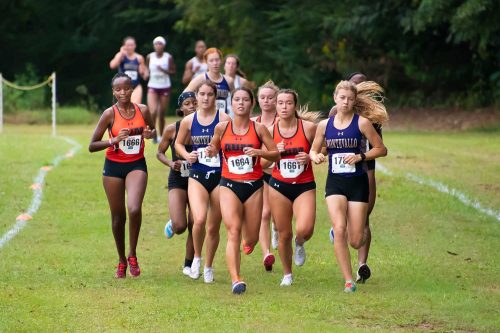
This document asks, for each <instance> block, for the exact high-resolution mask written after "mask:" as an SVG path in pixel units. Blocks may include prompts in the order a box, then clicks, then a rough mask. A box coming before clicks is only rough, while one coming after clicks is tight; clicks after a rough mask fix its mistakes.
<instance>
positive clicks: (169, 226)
mask: <svg viewBox="0 0 500 333" xmlns="http://www.w3.org/2000/svg"><path fill="white" fill-rule="evenodd" d="M164 232H165V236H167V238H168V239H170V238H172V237H174V235H175V233H174V229H173V228H172V220H168V222H167V224H165V229H164Z"/></svg>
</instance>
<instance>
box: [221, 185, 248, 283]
mask: <svg viewBox="0 0 500 333" xmlns="http://www.w3.org/2000/svg"><path fill="white" fill-rule="evenodd" d="M220 199H221V202H224V209H222V217H223V219H224V224H225V226H226V231H227V245H226V263H227V268H228V271H229V275H230V276H231V282H233V283H234V282H236V281H239V280H240V262H241V255H240V242H241V226H242V223H243V221H242V215H243V205H242V204H241V202H240V200H239V199H238V197H237V196H236V194H234V193H233V191H232V190H230V189H228V188H227V187H224V186H221V187H220Z"/></svg>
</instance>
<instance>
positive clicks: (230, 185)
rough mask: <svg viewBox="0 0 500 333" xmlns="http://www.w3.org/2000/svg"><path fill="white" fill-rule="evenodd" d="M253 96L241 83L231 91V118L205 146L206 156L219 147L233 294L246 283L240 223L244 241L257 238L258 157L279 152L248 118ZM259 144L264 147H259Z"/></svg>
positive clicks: (259, 205) (259, 210) (264, 131)
mask: <svg viewBox="0 0 500 333" xmlns="http://www.w3.org/2000/svg"><path fill="white" fill-rule="evenodd" d="M254 103H255V100H254V96H253V93H252V91H251V90H250V89H248V88H245V87H241V88H238V89H236V90H235V91H234V94H233V95H232V105H233V109H234V111H235V116H234V120H233V121H228V122H221V123H219V124H218V125H217V126H216V127H215V134H214V136H213V138H212V141H211V143H210V144H209V146H208V148H207V155H208V156H211V157H212V156H217V155H218V154H219V150H222V156H223V160H224V162H223V166H222V178H221V181H220V186H221V188H220V202H221V212H222V218H223V220H224V224H225V226H226V230H227V247H226V261H227V266H228V270H229V274H230V275H231V281H232V291H233V293H234V294H241V293H244V292H245V290H246V284H245V282H244V281H243V280H242V279H241V277H240V263H241V256H240V243H241V233H242V229H243V226H245V242H246V244H247V246H250V247H252V248H253V247H254V246H255V244H256V243H257V241H258V240H259V229H260V219H261V216H262V186H263V181H262V166H261V164H260V157H261V156H262V157H263V158H266V159H267V160H270V161H277V160H278V159H279V152H278V149H277V148H276V144H275V143H274V142H273V139H272V137H271V135H270V134H269V132H268V130H267V128H266V127H265V126H263V125H261V124H258V123H256V122H255V121H251V120H250V113H251V112H252V109H253V106H254ZM262 144H264V146H265V147H266V150H263V149H261V147H262Z"/></svg>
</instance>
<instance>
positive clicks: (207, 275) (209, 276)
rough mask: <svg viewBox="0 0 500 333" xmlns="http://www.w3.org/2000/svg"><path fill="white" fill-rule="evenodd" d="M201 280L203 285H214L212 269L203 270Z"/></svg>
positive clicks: (205, 268)
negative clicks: (203, 281)
mask: <svg viewBox="0 0 500 333" xmlns="http://www.w3.org/2000/svg"><path fill="white" fill-rule="evenodd" d="M203 280H205V283H214V270H213V269H212V267H204V268H203Z"/></svg>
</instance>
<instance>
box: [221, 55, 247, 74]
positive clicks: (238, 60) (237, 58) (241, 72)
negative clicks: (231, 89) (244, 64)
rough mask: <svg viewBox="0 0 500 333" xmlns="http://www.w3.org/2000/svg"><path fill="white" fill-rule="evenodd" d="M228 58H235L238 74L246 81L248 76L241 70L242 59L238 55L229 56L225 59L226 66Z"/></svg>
mask: <svg viewBox="0 0 500 333" xmlns="http://www.w3.org/2000/svg"><path fill="white" fill-rule="evenodd" d="M228 58H234V59H235V60H236V74H238V75H239V76H241V77H242V78H244V79H246V78H247V75H246V74H245V73H244V72H243V71H242V70H241V69H240V57H238V56H237V55H236V54H234V53H232V54H228V55H227V56H226V57H225V58H224V64H225V63H226V61H227V59H228Z"/></svg>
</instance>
